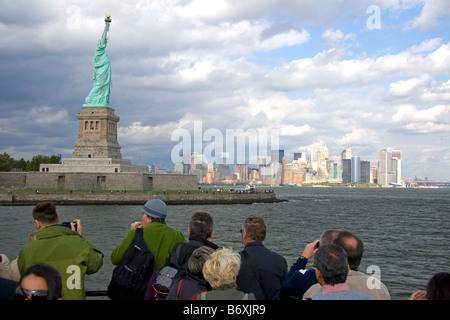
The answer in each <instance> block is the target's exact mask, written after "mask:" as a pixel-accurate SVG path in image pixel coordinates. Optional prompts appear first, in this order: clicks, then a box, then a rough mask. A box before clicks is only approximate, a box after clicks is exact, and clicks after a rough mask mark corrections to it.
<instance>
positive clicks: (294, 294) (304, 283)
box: [281, 229, 339, 300]
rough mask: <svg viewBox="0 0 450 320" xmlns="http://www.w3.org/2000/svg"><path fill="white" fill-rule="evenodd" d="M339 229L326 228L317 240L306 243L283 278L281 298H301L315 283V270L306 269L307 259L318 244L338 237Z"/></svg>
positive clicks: (311, 255) (312, 254)
mask: <svg viewBox="0 0 450 320" xmlns="http://www.w3.org/2000/svg"><path fill="white" fill-rule="evenodd" d="M338 234H339V231H338V230H334V229H329V230H326V231H324V232H323V233H322V235H321V236H320V241H319V240H314V241H312V242H310V243H308V244H307V245H306V246H305V248H304V249H303V252H302V254H301V256H300V257H299V258H298V259H297V261H296V262H295V263H294V264H293V265H292V266H291V268H290V269H289V272H288V274H287V276H286V278H284V281H283V285H282V286H281V293H282V297H283V299H300V300H301V299H302V298H303V294H304V293H305V292H306V291H307V290H308V289H309V288H310V287H311V286H312V285H314V284H316V283H317V278H316V272H315V270H314V269H306V264H307V263H308V260H309V259H311V258H312V257H313V256H314V253H315V252H316V251H317V249H318V248H319V246H320V245H326V244H330V243H333V242H334V241H335V240H336V238H337V237H338Z"/></svg>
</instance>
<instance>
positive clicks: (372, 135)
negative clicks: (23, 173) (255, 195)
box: [0, 0, 450, 180]
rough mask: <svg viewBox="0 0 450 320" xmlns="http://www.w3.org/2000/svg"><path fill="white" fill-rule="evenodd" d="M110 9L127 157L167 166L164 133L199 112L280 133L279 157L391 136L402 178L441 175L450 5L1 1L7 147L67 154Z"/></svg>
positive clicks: (444, 1) (373, 145)
mask: <svg viewBox="0 0 450 320" xmlns="http://www.w3.org/2000/svg"><path fill="white" fill-rule="evenodd" d="M107 13H108V14H111V17H112V23H111V27H110V32H109V35H108V36H109V40H108V46H107V48H106V51H107V53H108V55H109V58H110V61H111V66H112V77H113V88H112V92H111V97H110V104H111V105H112V106H113V107H114V109H115V113H116V115H118V116H119V117H120V122H119V123H118V133H119V143H120V145H121V147H122V150H121V151H122V155H123V157H124V158H127V159H130V160H131V161H132V163H134V164H136V163H137V162H138V160H139V159H140V160H141V161H142V163H143V164H144V165H151V164H152V163H161V164H163V166H164V167H166V168H169V167H171V165H172V163H171V160H172V159H171V151H172V150H173V149H174V147H175V146H177V145H178V144H179V140H176V141H172V140H173V139H172V134H173V133H174V132H177V131H176V130H177V129H180V128H181V129H186V130H188V132H192V138H193V136H194V131H193V124H194V121H201V124H202V128H201V129H202V131H201V132H203V133H204V132H205V131H207V130H208V129H213V130H215V132H221V133H223V136H224V139H225V136H226V132H227V131H226V130H238V129H242V130H256V131H257V132H260V131H258V130H268V132H271V131H270V130H278V132H279V146H280V149H284V150H285V155H286V158H287V160H288V161H291V160H292V158H293V153H294V152H299V151H305V150H308V148H309V147H310V146H312V145H314V144H315V143H317V142H318V141H322V142H323V143H325V144H326V145H327V147H328V149H329V152H330V156H331V158H335V159H338V158H339V156H340V153H341V152H342V150H344V149H345V148H347V147H350V148H352V150H353V152H354V153H356V154H358V155H359V156H360V157H361V159H363V160H370V161H371V163H372V165H373V166H376V165H377V161H378V152H379V150H381V149H383V148H387V147H392V148H395V149H399V150H401V151H402V157H403V159H402V162H403V177H404V178H414V176H415V175H417V176H418V177H420V178H424V177H429V178H430V179H434V180H439V179H445V180H450V138H449V136H450V32H449V30H450V1H448V0H378V1H376V0H367V1H366V0H342V1H335V0H297V1H292V0H245V1H242V0H165V1H164V0H159V1H156V0H155V1H114V0H108V1H106V0H99V1H95V2H94V1H88V0H82V1H76V0H72V1H63V0H58V1H54V0H53V1H51V0H36V1H29V0H14V1H8V0H0V34H1V36H0V153H3V152H7V153H8V154H10V155H11V156H13V157H14V158H16V159H20V158H21V157H23V158H25V159H31V157H32V156H34V155H37V154H46V155H52V154H61V155H62V156H63V157H71V156H72V151H73V145H74V143H75V141H76V139H77V130H78V121H77V119H76V117H75V115H76V113H80V112H81V108H82V105H83V104H84V103H85V98H86V96H87V95H88V94H89V92H90V90H91V88H92V75H93V64H92V59H93V55H94V51H95V47H96V44H97V40H98V39H99V38H100V36H101V34H102V32H103V28H104V17H105V14H107ZM200 139H202V140H203V141H204V142H205V140H206V139H204V137H200ZM206 145H207V143H206Z"/></svg>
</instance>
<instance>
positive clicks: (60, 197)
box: [0, 192, 285, 206]
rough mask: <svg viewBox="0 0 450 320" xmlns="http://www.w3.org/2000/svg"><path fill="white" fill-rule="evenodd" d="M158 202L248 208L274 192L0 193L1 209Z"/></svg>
mask: <svg viewBox="0 0 450 320" xmlns="http://www.w3.org/2000/svg"><path fill="white" fill-rule="evenodd" d="M156 198H158V199H161V200H163V201H164V202H166V204H168V205H179V204H251V203H273V202H281V201H285V200H280V199H277V197H276V194H275V193H274V192H261V193H231V192H208V193H206V192H205V193H198V192H195V193H187V192H186V193H129V192H128V193H125V192H123V193H121V192H118V193H44V192H43V193H9V194H6V193H3V194H0V206H24V205H25V206H26V205H35V204H37V203H39V202H43V201H50V202H54V203H55V204H57V205H115V204H119V205H143V204H145V202H146V201H148V200H150V199H156Z"/></svg>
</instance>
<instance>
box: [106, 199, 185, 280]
mask: <svg viewBox="0 0 450 320" xmlns="http://www.w3.org/2000/svg"><path fill="white" fill-rule="evenodd" d="M166 216H167V206H166V204H165V203H164V201H162V200H160V199H152V200H149V201H147V203H146V204H145V205H144V207H143V208H142V219H141V221H138V222H133V223H132V224H131V229H130V231H129V232H128V234H127V235H126V236H125V238H123V240H122V242H121V243H120V244H119V245H118V246H117V247H116V248H114V250H113V251H112V253H111V262H112V264H114V265H116V264H118V263H119V262H120V259H121V258H122V256H123V254H124V253H125V251H126V250H127V248H128V247H129V246H130V244H131V241H132V240H133V238H134V235H135V233H136V228H144V241H145V244H146V245H147V248H148V250H149V251H150V252H151V253H152V254H153V256H154V257H155V260H154V264H153V271H156V270H158V269H160V268H161V267H162V266H163V265H164V263H165V262H166V258H167V256H168V255H169V254H170V252H171V251H172V249H173V247H174V246H175V245H176V244H177V243H180V242H187V240H186V237H185V236H184V235H183V233H181V232H180V231H178V230H175V229H174V228H171V227H169V226H167V225H166V220H165V219H166Z"/></svg>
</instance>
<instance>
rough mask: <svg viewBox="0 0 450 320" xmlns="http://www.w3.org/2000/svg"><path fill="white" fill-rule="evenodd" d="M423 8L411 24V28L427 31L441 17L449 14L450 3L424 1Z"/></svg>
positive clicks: (440, 0)
mask: <svg viewBox="0 0 450 320" xmlns="http://www.w3.org/2000/svg"><path fill="white" fill-rule="evenodd" d="M424 3H425V4H424V6H423V8H422V11H421V13H420V15H419V16H418V17H416V18H415V19H414V21H413V23H412V25H413V27H420V28H421V29H423V30H428V29H430V28H432V27H433V26H435V25H436V24H437V23H438V22H439V20H438V19H439V18H440V17H441V16H445V15H449V14H450V2H449V1H447V0H424Z"/></svg>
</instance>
